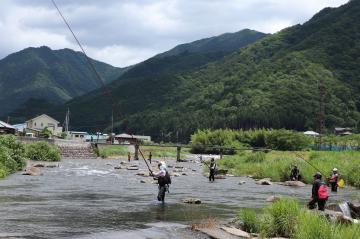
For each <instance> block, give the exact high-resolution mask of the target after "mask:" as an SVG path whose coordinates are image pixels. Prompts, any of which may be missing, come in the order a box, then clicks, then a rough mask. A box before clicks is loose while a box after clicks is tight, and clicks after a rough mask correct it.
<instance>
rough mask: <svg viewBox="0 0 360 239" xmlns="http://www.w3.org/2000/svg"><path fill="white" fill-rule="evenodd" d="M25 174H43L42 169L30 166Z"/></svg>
mask: <svg viewBox="0 0 360 239" xmlns="http://www.w3.org/2000/svg"><path fill="white" fill-rule="evenodd" d="M23 175H30V176H39V175H41V170H40V169H39V168H36V167H30V168H27V169H25V172H24V173H23Z"/></svg>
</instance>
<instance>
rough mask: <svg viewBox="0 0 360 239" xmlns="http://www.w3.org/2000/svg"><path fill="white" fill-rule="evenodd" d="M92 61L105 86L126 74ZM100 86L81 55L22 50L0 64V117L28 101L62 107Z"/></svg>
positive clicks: (70, 51) (123, 70)
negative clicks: (44, 102) (43, 101)
mask: <svg viewBox="0 0 360 239" xmlns="http://www.w3.org/2000/svg"><path fill="white" fill-rule="evenodd" d="M92 61H93V63H94V65H95V67H96V68H97V70H98V71H99V72H100V74H101V75H102V76H103V77H104V80H105V82H106V83H109V82H111V81H113V80H114V79H116V78H118V77H119V76H120V75H121V74H122V73H124V72H125V71H126V69H121V68H116V67H113V66H111V65H108V64H105V63H102V62H99V61H95V60H92ZM100 86H101V83H100V82H99V81H98V80H96V78H95V77H94V74H93V72H92V71H91V69H90V68H89V67H88V65H87V64H86V59H85V56H84V55H83V54H82V53H80V52H75V51H73V50H70V49H62V50H51V49H50V48H49V47H46V46H43V47H39V48H33V47H30V48H26V49H24V50H22V51H19V52H17V53H14V54H11V55H9V56H7V57H5V58H4V59H2V60H0V105H1V107H0V115H5V114H7V113H9V112H11V111H12V110H14V109H16V108H17V107H19V106H20V105H21V104H23V103H24V102H26V101H28V100H29V99H31V98H37V99H43V100H46V101H48V102H50V103H64V102H65V101H68V100H70V99H72V98H73V97H76V96H80V95H82V94H84V93H87V92H89V91H92V90H94V89H96V88H99V87H100Z"/></svg>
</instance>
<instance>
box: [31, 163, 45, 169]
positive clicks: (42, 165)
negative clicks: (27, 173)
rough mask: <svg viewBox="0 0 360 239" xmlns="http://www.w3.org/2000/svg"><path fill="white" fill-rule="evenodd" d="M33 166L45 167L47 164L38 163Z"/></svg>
mask: <svg viewBox="0 0 360 239" xmlns="http://www.w3.org/2000/svg"><path fill="white" fill-rule="evenodd" d="M33 167H35V168H43V167H45V164H43V163H36V164H34V165H33Z"/></svg>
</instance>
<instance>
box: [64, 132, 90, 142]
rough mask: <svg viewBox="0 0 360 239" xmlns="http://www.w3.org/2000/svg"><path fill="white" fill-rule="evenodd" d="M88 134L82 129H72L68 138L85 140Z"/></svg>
mask: <svg viewBox="0 0 360 239" xmlns="http://www.w3.org/2000/svg"><path fill="white" fill-rule="evenodd" d="M86 135H88V133H87V132H81V131H70V132H69V134H68V136H69V137H68V138H69V139H71V140H77V141H85V140H86V138H85V137H86Z"/></svg>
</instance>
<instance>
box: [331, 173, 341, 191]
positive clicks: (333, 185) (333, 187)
mask: <svg viewBox="0 0 360 239" xmlns="http://www.w3.org/2000/svg"><path fill="white" fill-rule="evenodd" d="M338 181H339V174H338V170H337V168H334V169H333V171H332V175H331V177H330V178H329V183H330V186H331V192H337V189H338Z"/></svg>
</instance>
